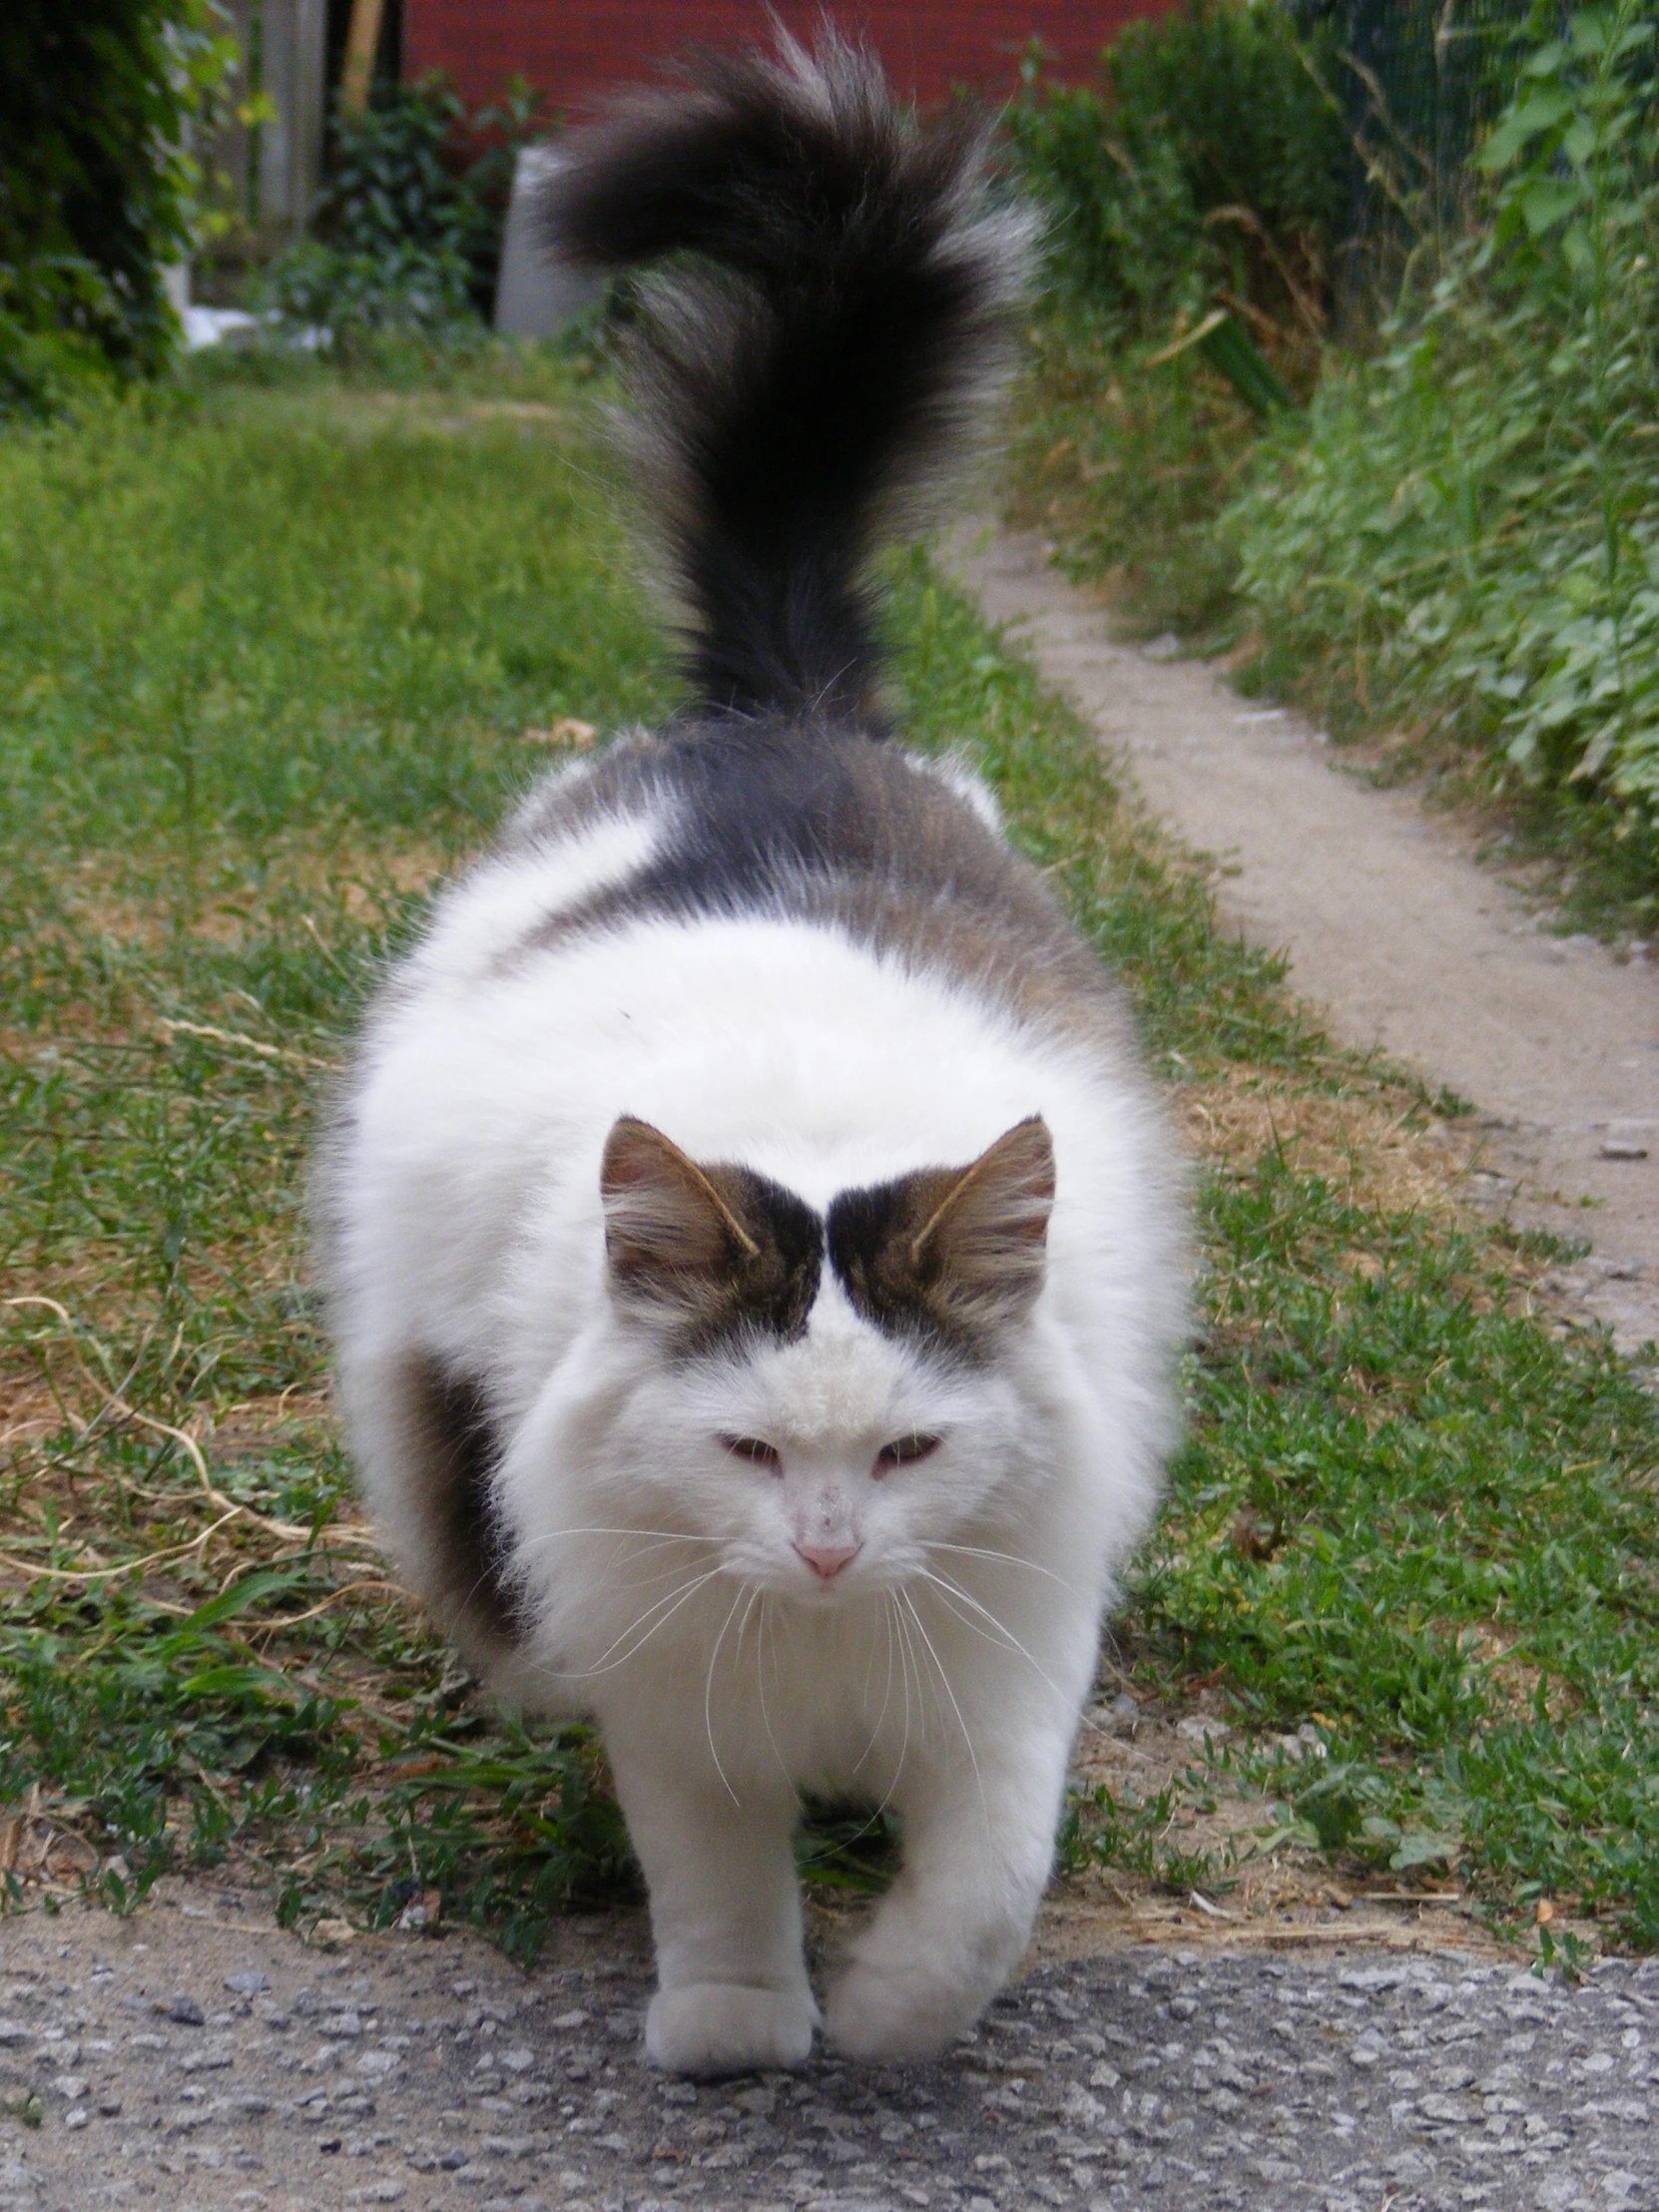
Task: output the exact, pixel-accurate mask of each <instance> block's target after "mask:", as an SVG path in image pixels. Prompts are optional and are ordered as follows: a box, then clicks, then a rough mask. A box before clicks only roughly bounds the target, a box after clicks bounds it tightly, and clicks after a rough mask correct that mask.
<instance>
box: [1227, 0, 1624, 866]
mask: <svg viewBox="0 0 1659 2212" xmlns="http://www.w3.org/2000/svg"><path fill="white" fill-rule="evenodd" d="M1556 20H1559V19H1558V18H1557V19H1556ZM1656 29H1659V26H1656V24H1655V21H1654V11H1653V9H1652V7H1651V5H1645V4H1642V0H1617V4H1614V5H1603V6H1596V7H1580V8H1578V9H1576V10H1574V11H1573V12H1572V13H1571V14H1570V16H1569V17H1568V18H1567V21H1566V25H1565V30H1564V34H1563V35H1562V36H1560V37H1555V38H1551V39H1549V40H1547V41H1546V42H1545V43H1544V44H1542V45H1541V46H1540V47H1539V48H1538V49H1537V50H1536V51H1535V52H1534V53H1533V54H1532V55H1531V57H1530V59H1529V60H1528V61H1527V62H1526V64H1525V67H1524V70H1523V73H1522V76H1521V80H1520V84H1519V87H1518V89H1517V91H1516V94H1515V97H1514V100H1513V102H1512V104H1511V106H1510V108H1509V110H1508V112H1507V114H1506V115H1505V116H1504V117H1503V119H1502V120H1501V121H1500V122H1499V124H1498V125H1497V127H1496V128H1495V130H1494V131H1493V132H1492V133H1491V135H1490V137H1489V138H1488V140H1487V142H1486V144H1485V147H1484V150H1483V153H1482V155H1481V157H1480V170H1481V172H1482V174H1483V175H1484V176H1485V177H1486V179H1487V180H1488V181H1489V195H1490V197H1489V202H1488V206H1487V208H1486V209H1485V211H1484V227H1483V229H1482V230H1481V231H1480V232H1479V233H1477V234H1476V235H1475V236H1474V237H1472V238H1471V239H1469V240H1468V241H1466V242H1465V243H1464V244H1463V245H1462V246H1461V247H1460V248H1458V249H1457V250H1456V251H1455V252H1453V253H1452V254H1451V255H1450V257H1449V259H1448V262H1447V266H1446V270H1445V274H1444V275H1443V276H1442V277H1441V278H1440V279H1439V280H1438V282H1436V283H1435V284H1434V285H1433V287H1432V289H1431V291H1430V292H1429V294H1428V296H1427V297H1426V298H1425V299H1418V300H1416V301H1412V302H1407V304H1406V306H1405V308H1404V309H1403V310H1402V311H1401V312H1400V313H1399V314H1398V315H1396V317H1395V318H1394V320H1393V322H1392V324H1391V325H1390V326H1389V328H1388V330H1387V332H1386V333H1385V336H1386V343H1385V347H1384V349H1383V351H1382V353H1381V355H1380V357H1378V358H1377V359H1375V360H1373V361H1370V362H1363V363H1350V364H1348V365H1347V366H1345V367H1342V368H1340V369H1337V370H1335V371H1334V372H1333V373H1332V374H1331V376H1330V377H1329V378H1328V380H1327V382H1326V384H1325V386H1324V388H1323V389H1322V390H1321V391H1320V392H1319V394H1318V395H1317V396H1316V398H1315V400H1314V403H1313V406H1312V408H1311V410H1310V414H1309V418H1308V422H1307V425H1306V429H1305V431H1304V432H1303V433H1302V434H1300V435H1298V436H1297V437H1295V438H1294V439H1288V440H1287V441H1286V443H1285V445H1284V447H1283V449H1281V450H1279V451H1278V452H1276V453H1275V454H1274V456H1273V458H1272V461H1271V463H1270V465H1269V466H1268V467H1267V468H1266V469H1265V470H1264V471H1263V472H1262V473H1261V474H1260V475H1259V477H1258V480H1257V482H1256V484H1255V485H1254V487H1253V488H1252V489H1251V490H1250V491H1249V492H1248V494H1247V495H1246V496H1245V497H1244V499H1243V500H1242V502H1241V503H1240V504H1239V506H1238V507H1237V509H1236V510H1235V512H1234V515H1233V517H1232V528H1233V530H1234V532H1235V534H1236V539H1237V543H1238V545H1239V547H1240V551H1241V556H1242V582H1243V588H1244V590H1245V592H1246V594H1247V596H1248V597H1249V599H1250V600H1251V601H1252V602H1253V603H1254V606H1255V608H1256V610H1257V612H1258V614H1259V616H1260V618H1261V621H1262V626H1263V628H1264V630H1265V631H1266V633H1267V635H1268V637H1269V639H1270V641H1271V644H1272V648H1273V650H1274V651H1275V652H1276V653H1277V654H1278V655H1279V656H1280V657H1282V658H1283V659H1286V660H1287V661H1289V662H1290V663H1292V664H1293V665H1295V664H1297V663H1302V664H1307V663H1311V662H1312V663H1317V662H1319V661H1320V660H1321V659H1322V657H1329V658H1330V659H1332V660H1333V661H1340V662H1341V664H1342V665H1343V666H1344V667H1346V668H1350V669H1353V668H1355V667H1356V666H1358V669H1359V672H1360V681H1361V684H1362V686H1363V687H1364V688H1365V689H1367V690H1368V691H1369V692H1370V695H1371V705H1372V707H1373V709H1374V711H1375V710H1376V709H1378V708H1381V707H1383V706H1388V707H1392V708H1393V709H1394V710H1395V711H1399V710H1401V709H1403V710H1404V711H1405V712H1407V713H1414V714H1417V715H1420V716H1423V717H1426V718H1429V719H1430V720H1431V721H1432V722H1433V724H1434V725H1435V727H1437V728H1438V729H1439V730H1441V731H1444V732H1446V733H1448V734H1450V735H1452V736H1455V737H1458V738H1461V739H1463V740H1465V741H1467V742H1470V743H1472V744H1474V745H1476V746H1478V747H1481V748H1484V749H1486V750H1488V751H1489V752H1490V754H1491V755H1492V757H1493V760H1494V766H1495V769H1496V773H1497V779H1498V781H1500V782H1501V781H1502V780H1503V779H1504V778H1505V777H1507V776H1509V775H1513V774H1518V775H1520V776H1521V777H1524V778H1525V779H1527V780H1529V781H1530V782H1532V783H1534V784H1536V785H1539V786H1541V787H1545V788H1548V789H1553V790H1555V791H1558V792H1578V793H1591V794H1594V793H1600V794H1602V795H1604V796H1605V797H1606V799H1607V800H1608V801H1609V802H1610V803H1611V804H1613V805H1614V806H1615V807H1620V808H1624V809H1626V810H1628V828H1629V830H1630V831H1631V833H1634V832H1635V830H1637V828H1638V827H1639V826H1640V824H1641V823H1642V822H1643V821H1644V820H1646V821H1649V822H1651V820H1652V818H1653V816H1654V814H1655V811H1656V808H1659V511H1656V509H1655V503H1654V499H1653V493H1652V466H1653V462H1652V454H1653V446H1652V430H1653V423H1654V421H1655V419H1656V417H1659V359H1656V338H1659V293H1656V289H1655V269H1656V267H1659V157H1656V154H1655V137H1654V130H1655V123H1656V120H1659V85H1656V79H1655V65H1656V62H1659V51H1656Z"/></svg>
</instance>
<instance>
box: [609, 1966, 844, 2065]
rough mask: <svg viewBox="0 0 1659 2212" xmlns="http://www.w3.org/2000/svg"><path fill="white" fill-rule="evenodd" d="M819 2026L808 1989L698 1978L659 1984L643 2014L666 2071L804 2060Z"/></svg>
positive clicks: (653, 2052)
mask: <svg viewBox="0 0 1659 2212" xmlns="http://www.w3.org/2000/svg"><path fill="white" fill-rule="evenodd" d="M817 2025H818V2006H817V2005H816V2004H815V2003H814V2002H813V1998H812V1992H811V1991H810V1990H807V1989H799V1990H788V1991H781V1990H778V1989H752V1988H747V1987H745V1986H744V1985H743V1984H742V1983H741V1982H734V1981H695V1982H693V1983H692V1984H691V1985H690V1987H688V1988H684V1989H659V1990H658V1991H657V1994H656V1995H655V1996H654V1997H653V1998H652V2000H651V2009H650V2011H649V2012H647V2014H646V2016H645V2047H646V2051H647V2052H648V2054H649V2055H650V2057H651V2059H652V2061H653V2063H654V2064H656V2065H659V2066H662V2067H665V2068H666V2069H667V2070H668V2071H669V2072H670V2073H688V2074H727V2073H749V2072H751V2071H755V2070H759V2069H761V2068H763V2067H769V2066H800V2065H804V2064H805V2063H806V2061H807V2059H808V2058H809V2057H811V2055H812V2049H813V2030H814V2028H815V2027H817Z"/></svg>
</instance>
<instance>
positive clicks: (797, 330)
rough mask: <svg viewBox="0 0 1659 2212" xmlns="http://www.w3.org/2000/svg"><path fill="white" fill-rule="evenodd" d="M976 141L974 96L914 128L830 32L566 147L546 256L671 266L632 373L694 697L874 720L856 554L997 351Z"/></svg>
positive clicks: (1012, 238) (871, 64)
mask: <svg viewBox="0 0 1659 2212" xmlns="http://www.w3.org/2000/svg"><path fill="white" fill-rule="evenodd" d="M984 147H985V131H984V127H983V125H982V123H979V122H976V121H974V120H972V119H970V118H969V117H968V116H967V115H966V114H965V113H959V114H954V115H950V116H947V117H945V118H943V119H941V120H940V121H939V122H937V123H935V124H933V125H931V126H929V127H926V128H918V127H917V126H915V125H914V124H913V123H912V122H911V121H910V120H909V118H908V117H907V116H906V115H905V114H904V113H903V112H902V111H900V110H899V109H898V108H897V107H895V105H894V103H893V100H892V96H891V94H890V92H889V90H888V88H887V85H886V82H885V79H884V78H883V76H882V73H881V69H880V66H879V64H878V63H877V62H876V61H875V60H874V58H873V57H872V56H871V55H869V54H867V53H864V52H861V51H858V50H856V49H853V48H851V47H848V46H846V45H844V44H843V43H842V42H841V41H840V40H839V39H837V38H835V37H834V36H833V35H832V34H830V33H828V32H827V33H826V34H825V36H824V37H823V39H822V40H821V41H820V44H819V46H818V48H817V51H816V52H815V53H813V54H810V55H809V54H808V53H806V52H805V51H803V50H802V49H801V48H800V47H798V46H796V45H795V44H794V43H793V42H792V41H790V40H788V39H786V38H783V37H780V39H779V42H778V50H777V52H776V54H771V53H766V52H761V51H756V50H750V51H745V52H742V53H739V54H735V55H711V56H703V57H700V58H699V59H698V60H696V61H695V62H694V63H692V64H690V65H689V66H687V67H686V68H685V69H684V70H683V71H682V72H681V73H680V74H679V75H678V77H677V78H676V79H675V81H674V82H673V83H672V84H667V85H664V86H661V87H657V88H653V89H650V90H645V91H638V92H634V93H630V94H628V95H625V96H624V97H623V98H622V99H621V100H619V101H618V102H617V104H616V105H615V106H614V107H613V108H612V109H611V111H610V113H609V116H608V117H607V119H606V120H605V121H603V122H602V123H599V124H597V125H595V126H594V127H592V128H591V129H589V130H586V131H583V132H580V133H576V134H573V135H572V136H571V137H570V138H569V139H568V140H567V141H566V142H565V149H566V152H567V154H568V161H567V163H566V165H565V166H564V167H563V168H562V169H561V171H560V172H559V174H558V175H557V177H556V178H555V179H554V181H553V182H552V184H551V185H550V187H549V188H548V193H547V199H546V202H545V222H546V225H547V228H548V234H549V237H550V241H551V243H552V245H553V247H554V249H555V251H557V252H558V253H559V254H561V255H562V256H563V257H564V258H566V259H567V260H571V261H575V262H580V263H585V264H588V265H591V266H598V267H603V268H610V269H627V268H633V267H637V266H639V265H641V264H645V263H651V262H657V261H660V260H662V259H663V258H664V257H666V256H675V257H677V258H684V266H683V267H681V268H680V269H679V270H678V271H677V273H676V274H675V276H673V277H669V278H666V279H664V280H661V281H659V282H658V283H657V284H655V285H654V286H653V287H651V289H650V290H649V292H648V295H647V301H646V306H645V311H644V314H643V316H642V320H641V322H640V324H639V326H638V330H637V334H636V336H635V339H634V342H633V353H632V369H633V385H634V390H635V393H636V397H637V398H638V400H639V401H640V403H641V424H640V427H641V446H642V451H641V454H640V458H641V460H642V462H643V464H644V466H645V467H646V468H647V469H648V470H649V472H650V476H649V481H648V483H647V486H646V495H647V498H648V500H649V501H650V502H652V503H653V504H656V503H658V502H659V501H660V502H661V503H662V504H661V507H660V509H659V512H660V514H661V517H662V525H661V526H662V528H663V531H664V535H665V537H666V540H667V549H668V553H669V557H670V561H671V564H672V568H673V571H674V575H675V580H676V582H677V585H678V587H679V590H680V592H681V594H682V596H683V598H684V600H685V601H686V603H687V605H688V609H689V612H690V616H691V629H692V658H691V674H692V677H693V680H694V682H695V684H696V685H697V687H698V691H699V694H700V697H701V698H702V700H703V702H704V704H705V706H706V707H708V708H712V709H715V710H723V709H724V710H729V711H734V712H737V713H740V714H749V715H760V714H769V713H771V714H776V713H780V712H782V713H786V714H791V715H798V714H802V713H817V714H830V715H845V714H848V713H851V714H855V715H861V714H864V713H867V711H868V708H869V703H870V698H871V691H872V685H873V680H874V677H875V674H876V654H875V648H874V642H873V634H872V608H871V605H870V601H869V597H868V594H867V590H866V588H865V587H864V585H863V582H862V578H863V574H864V571H865V568H866V564H867V562H868V559H869V556H870V554H871V553H872V552H873V550H874V548H875V546H876V544H877V542H878V540H879V538H880V536H881V534H882V533H883V531H884V530H886V529H890V528H892V527H894V526H896V525H897V524H898V523H899V522H900V521H901V520H902V519H903V517H904V515H905V513H906V510H907V508H908V507H909V506H910V505H911V504H912V501H913V495H914V494H915V493H917V492H918V491H919V490H921V489H922V488H923V487H924V486H925V484H926V483H927V481H928V480H929V479H930V478H931V477H933V476H935V475H936V474H937V473H938V472H939V470H940V468H941V465H942V464H943V463H945V462H946V461H948V460H949V459H950V458H951V457H952V456H953V454H954V452H955V450H956V449H957V448H958V447H959V446H960V445H961V444H962V443H963V442H964V433H965V432H966V431H967V429H968V428H969V426H970V423H971V420H972V417H973V416H974V414H975V413H976V412H977V411H978V402H979V401H980V400H981V399H982V398H984V397H985V396H986V395H987V393H988V391H990V390H993V389H994V388H995V386H996V384H997V383H998V381H999V377H1000V371H1001V370H1002V368H1003V366H1004V365H1005V362H1006V360H1007V356H1008V352H1009V341H1010V337H1011V328H1010V319H1011V315H1012V311H1013V308H1014V306H1015V304H1016V302H1017V298H1018V293H1019V288H1020V281H1021V277H1022V274H1023V267H1024V259H1025V256H1024V247H1025V235H1026V232H1025V224H1024V221H1023V219H1022V218H1020V217H1018V216H1010V215H1008V214H1002V215H1000V216H997V215H993V214H991V213H988V212H987V211H986V210H985V208H984V206H983V204H982V199H981V192H982V172H983V161H984Z"/></svg>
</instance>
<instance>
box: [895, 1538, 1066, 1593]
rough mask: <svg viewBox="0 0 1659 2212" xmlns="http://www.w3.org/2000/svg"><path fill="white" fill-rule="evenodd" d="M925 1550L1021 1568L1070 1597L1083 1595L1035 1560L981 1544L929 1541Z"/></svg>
mask: <svg viewBox="0 0 1659 2212" xmlns="http://www.w3.org/2000/svg"><path fill="white" fill-rule="evenodd" d="M927 1549H928V1550H929V1551H954V1552H958V1553H960V1555H961V1556H962V1557H963V1558H964V1559H995V1560H997V1561H998V1562H999V1563H1000V1564H1001V1565H1003V1566H1005V1567H1023V1568H1024V1569H1025V1571H1026V1572H1027V1574H1040V1575H1043V1576H1045V1577H1046V1578H1047V1580H1048V1581H1050V1582H1057V1583H1058V1584H1059V1586H1060V1588H1061V1589H1062V1590H1064V1591H1065V1592H1066V1593H1067V1595H1068V1596H1070V1597H1076V1598H1080V1597H1082V1596H1083V1595H1084V1593H1083V1591H1081V1590H1080V1589H1079V1588H1078V1587H1077V1585H1076V1583H1075V1582H1068V1581H1067V1580H1066V1579H1065V1577H1064V1575H1059V1574H1055V1573H1054V1572H1053V1570H1052V1569H1051V1568H1048V1567H1040V1566H1038V1564H1037V1562H1036V1560H1035V1559H1022V1558H1020V1556H1019V1555H1018V1553H1017V1552H1013V1551H990V1550H987V1549H986V1547H985V1546H984V1545H983V1544H942V1543H937V1542H931V1541H930V1542H929V1543H928V1545H927Z"/></svg>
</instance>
